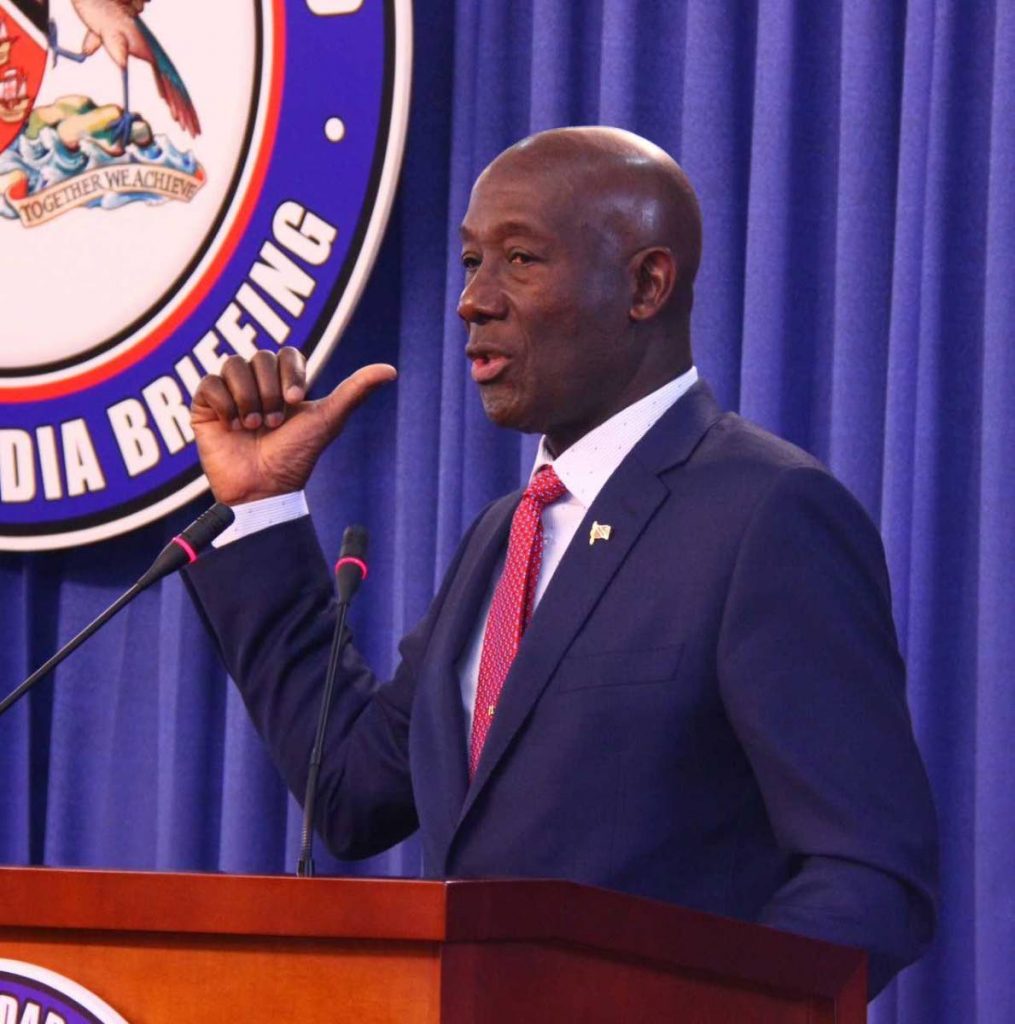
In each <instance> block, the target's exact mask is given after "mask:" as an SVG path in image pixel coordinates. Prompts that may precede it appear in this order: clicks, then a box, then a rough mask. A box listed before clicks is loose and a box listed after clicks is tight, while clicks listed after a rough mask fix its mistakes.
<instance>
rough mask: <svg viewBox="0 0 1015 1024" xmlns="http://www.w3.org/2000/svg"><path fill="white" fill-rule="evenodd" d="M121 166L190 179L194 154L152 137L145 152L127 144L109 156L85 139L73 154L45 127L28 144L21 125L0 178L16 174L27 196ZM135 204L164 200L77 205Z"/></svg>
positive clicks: (7, 212)
mask: <svg viewBox="0 0 1015 1024" xmlns="http://www.w3.org/2000/svg"><path fill="white" fill-rule="evenodd" d="M124 164H126V165H137V164H141V165H144V166H146V167H166V168H169V169H171V170H174V171H183V172H184V173H186V174H191V175H193V174H195V173H196V172H197V170H198V162H197V159H196V157H195V156H194V154H193V153H192V152H190V151H189V150H188V151H187V152H181V151H180V150H178V149H177V148H176V147H175V146H174V145H173V143H172V141H171V140H170V139H168V138H167V137H166V136H165V135H156V136H154V138H153V139H152V141H151V143H150V144H149V145H147V146H139V145H137V144H136V143H130V144H129V145H128V146H127V147H126V148H125V149H124V151H123V152H122V153H120V154H117V155H113V154H111V153H109V152H107V151H106V150H105V149H104V148H103V147H102V146H101V145H99V143H97V142H95V141H94V140H93V139H90V138H88V137H87V136H85V137H82V138H81V140H80V143H79V145H78V147H77V148H76V149H71V148H70V147H69V146H66V145H65V144H64V142H63V140H62V139H61V138H60V136H59V135H58V134H57V131H56V129H55V128H53V127H49V126H44V127H42V128H41V129H40V130H39V133H38V136H37V137H36V138H34V139H33V138H30V137H29V136H28V134H27V124H26V126H25V128H22V130H21V134H20V135H18V137H17V138H16V139H15V140H14V141H13V142H12V143H11V144H10V146H8V147H7V149H5V150H4V151H3V152H2V153H0V176H2V175H4V174H7V173H8V172H10V171H21V172H22V173H24V174H25V175H27V177H28V195H29V196H31V195H33V194H34V193H36V192H41V191H42V190H43V189H45V188H49V187H50V186H51V185H58V184H60V183H61V182H64V181H67V180H69V179H71V178H74V177H76V176H77V175H79V174H82V173H84V172H86V171H91V170H95V169H97V168H102V167H111V166H116V165H124ZM137 202H142V203H147V204H148V205H149V206H155V205H160V204H162V203H165V202H168V200H167V199H166V198H165V197H164V196H160V195H156V194H154V193H151V192H119V193H115V192H108V193H106V194H104V195H100V196H97V197H96V198H95V199H93V200H91V201H90V202H88V203H84V204H82V205H83V206H87V207H99V208H101V209H104V210H113V209H116V208H117V207H119V206H124V205H126V204H127V203H137ZM17 216H18V214H17V211H16V210H15V209H14V207H13V206H12V205H11V203H10V202H9V201H8V199H7V197H6V196H2V195H0V217H5V218H7V219H8V220H10V219H15V218H17Z"/></svg>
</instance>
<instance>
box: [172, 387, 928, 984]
mask: <svg viewBox="0 0 1015 1024" xmlns="http://www.w3.org/2000/svg"><path fill="white" fill-rule="evenodd" d="M519 496H520V492H519V493H515V494H512V495H508V496H506V497H505V498H502V499H500V500H499V501H496V502H494V503H493V504H492V505H491V506H489V507H488V508H487V509H486V510H485V511H484V512H483V513H482V514H481V515H480V516H479V518H478V519H477V520H476V522H475V523H474V524H473V525H472V527H471V528H470V530H469V532H468V533H467V535H466V536H465V538H464V539H463V541H462V544H461V546H460V548H459V550H458V552H457V554H456V556H455V558H454V561H453V563H452V565H451V567H450V568H449V570H448V573H447V575H446V578H445V580H444V582H443V585H442V586H441V588H440V591H439V593H438V594H437V596H436V597H435V599H434V601H433V604H432V605H431V607H430V609H429V611H428V613H427V615H426V617H425V618H424V620H423V621H422V623H421V624H420V625H419V627H418V628H417V629H416V630H415V631H414V632H413V633H412V634H410V635H409V636H408V637H406V638H405V639H404V640H403V642H402V644H401V648H400V650H401V663H400V665H399V667H398V669H397V671H396V673H395V676H394V678H393V679H392V680H391V681H390V682H388V683H386V684H383V685H381V684H379V683H378V682H377V680H376V679H375V678H374V676H373V675H372V673H371V672H370V670H369V669H368V667H367V666H366V665H365V664H364V662H363V661H362V659H361V658H360V656H359V654H358V653H357V652H356V651H355V649H354V647H353V646H352V645H349V646H348V647H347V648H346V651H345V656H344V659H343V666H342V668H343V671H342V677H341V682H340V686H339V691H338V693H337V695H336V702H335V710H334V713H333V718H332V721H331V725H330V732H329V741H328V746H327V750H326V754H325V760H324V763H323V766H322V773H321V784H322V788H321V796H320V800H319V804H318V807H319V809H320V812H319V815H318V827H319V828H320V830H321V832H322V834H323V835H324V836H325V837H326V838H327V840H328V842H329V844H330V846H331V847H332V848H333V849H334V850H335V851H336V852H337V853H338V854H339V855H340V856H345V857H360V856H366V855H369V854H372V853H375V852H377V851H380V850H382V849H385V848H386V847H388V846H390V845H391V844H393V843H395V842H397V841H398V840H400V839H402V838H404V837H405V836H407V835H409V834H410V833H412V832H413V831H415V830H416V829H417V827H418V828H419V830H420V836H421V840H422V847H423V857H424V868H425V872H426V874H428V875H431V876H454V877H470V876H483V877H489V876H498V875H499V876H504V875H511V876H534V877H558V878H567V879H572V880H575V881H580V882H586V883H590V884H595V885H602V886H607V887H609V888H613V889H619V890H623V891H626V892H630V893H636V894H640V895H644V896H649V897H654V898H657V899H662V900H668V901H671V902H674V903H680V904H683V905H685V906H690V907H698V908H701V909H704V910H708V911H712V912H715V913H719V914H724V915H728V916H731V917H737V918H743V919H747V920H758V921H762V922H765V923H769V924H772V925H775V926H777V927H781V928H784V929H786V930H789V931H794V932H798V933H801V934H805V935H810V936H814V937H819V938H825V939H829V940H832V941H837V942H842V943H847V944H852V945H856V946H861V947H864V948H866V949H867V950H869V951H870V953H871V958H872V959H871V988H872V991H876V990H877V989H878V988H880V987H881V986H882V985H883V984H884V983H885V982H886V981H887V980H888V979H889V978H890V977H891V975H892V974H893V973H894V972H895V971H896V970H898V969H899V968H900V967H901V966H903V965H904V964H906V963H908V962H910V961H912V960H913V959H915V958H916V956H918V955H919V953H920V952H921V951H922V949H923V948H924V947H925V945H926V944H927V942H928V941H929V939H930V937H931V934H932V931H933V927H934V916H935V915H934V900H935V886H936V870H937V869H936V837H935V822H934V811H933V806H932V802H931V798H930V793H929V788H928V784H927V779H926V775H925V772H924V769H923V764H922V762H921V759H920V756H919V753H918V751H917V748H916V745H915V742H914V739H913V734H912V727H911V723H910V718H909V712H908V710H907V706H906V699H905V693H904V667H903V664H902V661H901V658H900V656H899V652H898V647H897V642H896V636H895V630H894V626H893V624H892V615H891V606H890V597H889V587H888V577H887V572H886V569H885V563H884V555H883V551H882V547H881V542H880V539H879V537H878V535H877V532H876V530H875V529H874V526H873V524H872V523H871V522H870V520H869V519H868V517H867V515H866V514H865V513H864V511H863V510H862V508H861V507H860V506H859V504H858V503H857V502H856V501H855V500H854V499H853V498H852V497H851V496H850V495H849V493H848V492H847V491H846V490H845V489H844V488H843V487H842V486H841V485H839V484H838V483H837V482H836V481H835V480H834V479H833V478H832V477H831V475H830V474H829V473H828V472H827V471H826V470H825V469H824V468H822V466H821V465H820V464H819V463H817V462H816V461H815V460H814V459H812V458H811V457H810V456H808V455H806V454H805V453H803V452H802V451H800V450H799V449H797V448H794V447H793V446H792V445H789V444H787V443H786V442H783V441H781V440H779V439H777V438H775V437H773V436H771V435H770V434H767V433H765V432H764V431H762V430H760V429H758V428H757V427H754V426H752V425H751V424H749V423H747V422H746V421H744V420H742V419H740V418H739V417H738V416H735V415H732V414H723V413H722V412H721V411H720V410H719V408H718V407H717V406H716V404H715V402H714V400H713V398H712V396H711V393H710V392H709V390H708V388H707V386H706V385H704V384H703V383H699V384H697V385H695V387H693V388H692V389H691V390H690V391H689V392H688V393H687V395H685V396H684V397H683V398H682V399H681V400H680V401H678V402H677V403H676V405H675V406H674V407H673V408H672V409H670V410H669V411H668V412H667V413H666V414H665V415H664V416H663V417H662V418H661V419H660V420H659V421H658V423H657V424H656V425H655V426H654V427H653V428H652V429H651V430H650V431H649V433H648V434H646V436H645V437H644V438H643V439H642V440H641V441H640V442H639V444H638V445H637V446H636V447H635V449H634V450H633V451H632V452H631V454H630V455H629V456H628V457H627V458H626V459H625V461H624V462H623V463H622V464H621V466H620V467H619V468H618V469H617V470H616V472H615V473H614V474H613V476H612V477H611V478H610V479H609V481H608V482H607V484H606V485H605V487H604V488H603V489H602V491H601V492H600V494H599V496H598V497H597V499H596V501H595V503H594V504H593V506H592V508H591V509H590V510H589V512H588V516H587V520H586V523H585V524H584V525H583V526H582V527H581V528H580V529H579V531H578V533H577V534H576V536H575V539H574V541H573V542H572V544H571V545H570V547H569V548H568V550H567V552H566V553H565V555H564V558H563V559H562V561H561V563H560V565H559V567H558V569H557V571H556V573H555V575H554V576H553V579H552V580H551V582H550V584H549V587H548V588H547V590H546V592H545V595H544V597H543V599H542V601H541V602H540V604H539V606H538V608H537V610H536V613H535V615H534V617H533V620H532V623H531V625H530V627H529V629H528V631H527V632H526V634H525V636H524V638H523V640H522V644H521V647H520V650H519V652H518V656H517V658H516V660H515V662H514V664H513V666H512V668H511V671H510V674H509V675H508V678H507V681H506V683H505V685H504V689H503V693H502V695H501V699H500V703H499V706H498V709H497V714H496V717H495V719H494V721H493V724H492V727H491V730H490V733H489V737H488V739H487V742H486V746H485V748H484V751H483V755H482V760H481V763H480V767H479V771H478V774H477V776H476V778H475V780H474V781H473V782H472V784H471V785H470V783H469V780H468V774H467V767H466V746H465V725H464V721H463V714H462V707H461V693H460V687H459V679H458V674H457V670H456V662H457V661H458V659H459V657H460V655H461V653H462V651H463V648H464V647H465V645H466V642H467V640H468V639H469V637H470V635H471V632H472V630H473V629H474V628H475V627H476V615H477V609H479V608H480V607H481V606H482V601H483V597H484V595H485V594H486V592H487V589H488V587H489V586H490V581H491V575H492V573H493V571H494V568H495V566H496V564H497V561H498V557H499V555H500V554H501V553H502V551H503V550H504V546H505V544H506V541H507V534H508V530H509V527H510V521H511V516H512V513H513V510H514V508H515V506H516V504H517V502H518V499H519ZM593 520H598V521H599V522H600V523H608V524H609V525H610V526H611V527H612V532H611V535H610V539H609V540H608V541H599V542H597V543H596V544H594V545H592V544H590V543H589V542H588V540H587V538H588V535H589V527H590V525H591V523H592V521H593ZM255 545H256V548H255ZM265 566H279V567H280V566H287V567H288V566H291V567H292V571H291V572H285V573H283V572H280V571H266V570H265ZM189 577H190V583H191V589H192V591H193V593H194V594H195V597H196V599H197V601H198V605H199V607H200V608H201V609H202V611H203V613H204V615H205V617H206V619H207V621H208V623H209V625H210V627H211V629H212V631H213V633H214V635H215V636H216V638H217V640H218V643H219V646H220V649H221V651H222V653H223V656H224V659H225V662H226V664H227V666H228V668H229V670H230V673H231V674H232V675H233V677H234V678H235V679H236V681H237V683H238V685H239V687H240V689H241V691H242V693H243V696H244V699H245V701H246V703H247V706H248V708H249V710H250V712H251V715H252V716H253V719H254V722H255V723H256V725H257V727H258V729H259V730H260V732H261V734H262V735H263V736H264V738H265V740H266V742H267V744H268V746H269V748H270V750H271V752H272V755H273V757H274V759H275V761H276V763H277V764H278V766H279V768H280V770H281V771H282V773H283V775H284V776H285V778H286V779H287V781H288V783H289V785H290V787H291V788H292V790H293V792H294V793H295V794H296V795H297V796H298V797H300V798H302V795H303V790H304V786H305V779H306V760H307V756H308V751H309V749H310V746H311V743H312V739H313V734H314V727H315V718H316V715H317V710H318V704H319V700H320V689H321V681H322V678H323V675H324V670H325V665H326V661H327V656H328V648H329V643H330V637H331V631H332V628H333V622H334V618H333V615H334V602H333V598H332V593H333V585H332V580H331V577H330V574H329V571H328V568H327V566H326V564H325V562H324V559H323V558H322V556H321V553H320V549H319V546H318V543H317V540H316V537H315V535H314V531H313V528H312V525H311V523H310V521H309V519H306V518H305V519H303V520H300V521H296V522H293V523H287V524H284V525H282V526H277V527H273V528H271V529H269V530H268V531H266V532H265V533H263V534H259V535H258V537H257V539H256V541H253V542H252V541H250V540H249V539H248V540H241V541H238V542H236V543H234V544H231V545H228V546H227V547H225V548H222V549H220V550H219V551H217V552H215V553H214V554H213V555H211V556H210V557H207V558H205V559H202V560H201V561H200V562H199V563H197V564H196V565H195V566H194V567H192V568H191V569H190V570H189Z"/></svg>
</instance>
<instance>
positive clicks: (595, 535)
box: [589, 522, 613, 546]
mask: <svg viewBox="0 0 1015 1024" xmlns="http://www.w3.org/2000/svg"><path fill="white" fill-rule="evenodd" d="M612 531H613V527H612V526H610V525H609V524H607V523H597V522H593V523H592V529H591V530H589V545H590V546H591V545H593V544H595V542H596V541H597V540H609V539H610V534H611V533H612Z"/></svg>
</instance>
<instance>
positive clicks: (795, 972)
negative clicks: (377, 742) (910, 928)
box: [0, 868, 866, 1024]
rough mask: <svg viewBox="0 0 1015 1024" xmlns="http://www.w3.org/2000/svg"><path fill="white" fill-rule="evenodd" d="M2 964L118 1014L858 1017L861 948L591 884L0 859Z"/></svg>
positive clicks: (150, 1019)
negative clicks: (38, 970)
mask: <svg viewBox="0 0 1015 1024" xmlns="http://www.w3.org/2000/svg"><path fill="white" fill-rule="evenodd" d="M0 957H3V958H8V959H14V960H22V961H28V962H30V963H33V964H36V965H39V966H42V967H46V968H48V969H50V970H53V971H56V972H58V973H59V974H62V975H66V976H67V977H69V978H71V979H73V980H74V981H76V982H78V983H79V984H81V985H84V986H85V987H86V988H88V989H90V990H91V991H92V992H94V993H95V994H96V995H98V996H99V997H101V998H102V999H104V1000H105V1001H106V1002H107V1003H109V1004H110V1006H112V1007H113V1008H114V1009H115V1010H117V1011H118V1012H119V1013H120V1014H122V1016H123V1017H125V1018H126V1019H127V1021H128V1022H129V1024H170V1022H175V1024H183V1022H185V1024H201V1022H205V1021H209V1022H210V1021H216V1022H220V1021H243V1022H245V1024H255V1022H262V1021H263V1022H266V1024H267V1022H271V1024H276V1022H278V1024H281V1022H296V1021H299V1022H307V1024H316V1022H329V1024H331V1022H345V1021H348V1022H355V1024H380V1022H385V1024H387V1022H398V1024H416V1022H420V1024H422V1022H437V1021H440V1022H447V1024H509V1022H510V1024H542V1022H550V1021H553V1022H554V1024H572V1022H574V1024H598V1022H604V1024H605V1022H624V1024H634V1022H642V1021H645V1022H649V1021H651V1022H656V1021H678V1022H687V1024H692V1022H693V1024H726V1022H736V1024H769V1022H773V1024H774V1022H779V1024H805V1022H806V1024H833V1022H834V1024H861V1022H863V1021H865V1020H866V956H865V954H864V953H861V952H858V951H856V950H852V949H846V948H843V947H839V946H833V945H829V944H827V943H823V942H813V941H810V940H808V939H802V938H798V937H796V936H791V935H785V934H783V933H781V932H777V931H773V930H771V929H767V928H762V927H760V926H757V925H750V924H744V923H742V922H738V921H729V920H726V919H723V918H718V917H713V916H712V915H709V914H703V913H699V912H695V911H690V910H684V909H682V908H680V907H674V906H669V905H665V904H660V903H654V902H651V901H648V900H641V899H635V898H632V897H629V896H623V895H620V894H617V893H613V892H607V891H605V890H601V889H592V888H588V887H586V886H580V885H573V884H571V883H567V882H551V881H545V882H544V881H468V882H411V881H396V880H365V879H364V880H347V879H300V878H280V877H270V878H261V877H249V876H227V875H184V874H154V873H153V874H146V873H124V872H113V871H109V872H105V871H63V870H52V869H44V868H24V869H19V868H5V869H0Z"/></svg>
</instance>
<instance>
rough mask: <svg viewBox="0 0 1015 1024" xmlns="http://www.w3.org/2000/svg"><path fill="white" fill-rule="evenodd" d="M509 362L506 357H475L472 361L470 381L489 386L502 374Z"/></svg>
mask: <svg viewBox="0 0 1015 1024" xmlns="http://www.w3.org/2000/svg"><path fill="white" fill-rule="evenodd" d="M509 361H510V360H509V359H508V357H507V356H499V355H488V356H485V355H484V356H475V357H474V358H473V360H472V379H473V380H474V381H475V382H476V383H477V384H489V383H490V382H491V381H494V380H496V379H497V378H498V377H499V376H500V375H501V373H503V372H504V368H505V367H506V366H507V364H508V362H509Z"/></svg>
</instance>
